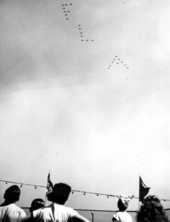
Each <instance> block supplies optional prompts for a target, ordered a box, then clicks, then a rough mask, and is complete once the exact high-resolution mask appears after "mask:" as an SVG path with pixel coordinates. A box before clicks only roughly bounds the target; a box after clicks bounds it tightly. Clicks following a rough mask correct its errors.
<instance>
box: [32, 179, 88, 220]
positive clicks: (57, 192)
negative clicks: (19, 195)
mask: <svg viewBox="0 0 170 222" xmlns="http://www.w3.org/2000/svg"><path fill="white" fill-rule="evenodd" d="M70 192H71V187H70V186H69V185H67V184H64V183H58V184H55V185H54V187H53V190H52V191H51V192H50V193H48V194H47V199H48V200H49V201H50V202H52V203H51V204H50V205H49V206H46V207H44V208H41V209H38V210H35V211H33V213H32V220H34V221H36V222H54V221H57V222H68V221H69V222H70V221H73V220H74V221H75V222H89V220H87V219H86V218H84V217H83V216H81V215H80V214H79V213H78V212H77V211H75V210H74V209H72V208H70V207H66V206H64V204H65V202H66V201H67V199H68V197H69V195H70ZM28 220H29V219H28Z"/></svg>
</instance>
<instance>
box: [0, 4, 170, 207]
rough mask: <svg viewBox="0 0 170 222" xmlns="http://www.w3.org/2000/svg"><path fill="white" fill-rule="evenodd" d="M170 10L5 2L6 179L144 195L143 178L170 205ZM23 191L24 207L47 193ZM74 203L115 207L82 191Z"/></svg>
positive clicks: (0, 171)
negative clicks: (141, 190)
mask: <svg viewBox="0 0 170 222" xmlns="http://www.w3.org/2000/svg"><path fill="white" fill-rule="evenodd" d="M63 4H64V5H63ZM169 10H170V2H169V1H168V0H162V1H159V0H142V1H141V0H105V1H103V0H96V1H91V0H81V1H80V0H72V1H71V0H60V1H59V0H50V1H49V0H41V1H40V0H36V1H35V0H22V1H19V0H5V1H3V0H2V1H0V29H1V35H0V141H1V155H0V162H1V167H0V179H4V180H11V181H19V182H23V183H33V184H40V185H46V178H47V174H48V172H49V169H50V171H51V179H52V180H53V182H54V183H55V182H66V183H69V184H70V185H71V186H72V189H77V190H85V191H91V192H100V193H110V194H122V195H133V194H134V195H135V196H138V182H139V181H138V178H139V174H140V175H141V176H142V178H143V180H144V182H145V183H146V185H148V186H150V187H151V190H150V193H152V194H157V195H158V196H159V197H160V198H166V199H170V191H169V186H170V177H169V175H170V167H169V159H170V150H169V145H170V138H169V133H170V126H169V122H170V87H169V85H170V76H169V72H170V63H169V59H170V41H169V39H170V31H169V30H170V22H169V21H170V14H169ZM5 189H6V185H5V184H4V183H1V190H0V194H1V202H2V200H3V197H2V195H3V192H4V190H5ZM22 190H23V194H22V197H21V202H20V205H25V206H28V205H30V202H31V200H32V199H33V198H35V197H37V196H38V197H44V193H45V190H43V189H37V190H35V189H34V188H29V187H26V186H25V187H23V188H22ZM69 204H70V205H71V206H73V207H76V208H93V209H110V210H112V209H113V208H114V209H116V204H115V200H114V198H112V199H111V198H109V199H107V198H104V197H96V196H93V197H92V196H90V195H86V196H85V197H84V196H83V197H82V195H81V194H77V195H76V194H74V195H72V196H71V198H70V200H69ZM166 205H167V206H168V207H169V206H170V203H169V202H167V203H166ZM137 207H138V204H137V202H136V201H135V200H132V205H131V209H137Z"/></svg>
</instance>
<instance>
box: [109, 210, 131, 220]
mask: <svg viewBox="0 0 170 222" xmlns="http://www.w3.org/2000/svg"><path fill="white" fill-rule="evenodd" d="M114 218H115V219H116V221H119V222H133V220H132V217H131V215H130V214H129V213H127V212H126V211H124V212H117V213H115V214H114V215H113V219H114Z"/></svg>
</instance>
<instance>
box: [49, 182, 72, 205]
mask: <svg viewBox="0 0 170 222" xmlns="http://www.w3.org/2000/svg"><path fill="white" fill-rule="evenodd" d="M70 192H71V187H70V186H69V185H67V184H65V183H57V184H55V185H54V187H53V190H52V192H50V193H49V194H48V195H47V198H48V200H49V201H52V202H55V203H58V204H64V203H65V202H66V201H67V199H68V197H69V195H70Z"/></svg>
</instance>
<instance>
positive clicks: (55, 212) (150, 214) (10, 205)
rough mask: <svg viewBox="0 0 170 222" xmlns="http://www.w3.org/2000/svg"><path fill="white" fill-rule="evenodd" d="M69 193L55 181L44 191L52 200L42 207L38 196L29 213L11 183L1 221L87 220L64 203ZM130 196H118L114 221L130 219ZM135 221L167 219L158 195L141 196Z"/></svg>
mask: <svg viewBox="0 0 170 222" xmlns="http://www.w3.org/2000/svg"><path fill="white" fill-rule="evenodd" d="M70 192H71V187H70V186H69V185H67V184H65V183H57V184H55V185H54V187H53V189H52V190H51V191H50V192H48V193H47V200H48V201H50V202H51V204H49V205H48V206H45V205H46V204H45V202H44V200H43V199H41V198H36V199H34V200H33V201H32V203H31V206H30V208H29V210H30V215H29V216H27V215H26V213H25V211H24V210H23V209H21V208H20V207H18V206H17V204H16V202H17V201H19V198H20V194H21V190H20V188H19V187H18V186H17V185H12V186H10V187H9V188H7V189H6V190H5V193H4V202H3V203H2V204H1V205H0V222H20V221H22V222H31V221H35V222H71V221H73V222H89V220H88V219H86V218H85V217H83V216H82V215H80V214H79V213H78V212H77V211H76V210H74V209H72V208H70V207H66V206H64V204H65V202H66V201H67V199H68V197H69V195H70ZM129 202H130V199H129V198H128V197H120V198H119V200H118V202H117V206H118V211H117V212H116V213H114V214H113V217H112V221H113V222H133V220H132V217H131V215H130V214H129V213H128V212H127V209H128V207H129ZM136 221H137V222H168V217H167V216H166V214H165V211H164V208H163V205H162V204H161V201H160V199H159V198H158V197H157V196H154V195H149V196H147V197H145V198H144V201H143V203H142V204H141V206H140V209H139V211H138V212H137V215H136Z"/></svg>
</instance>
